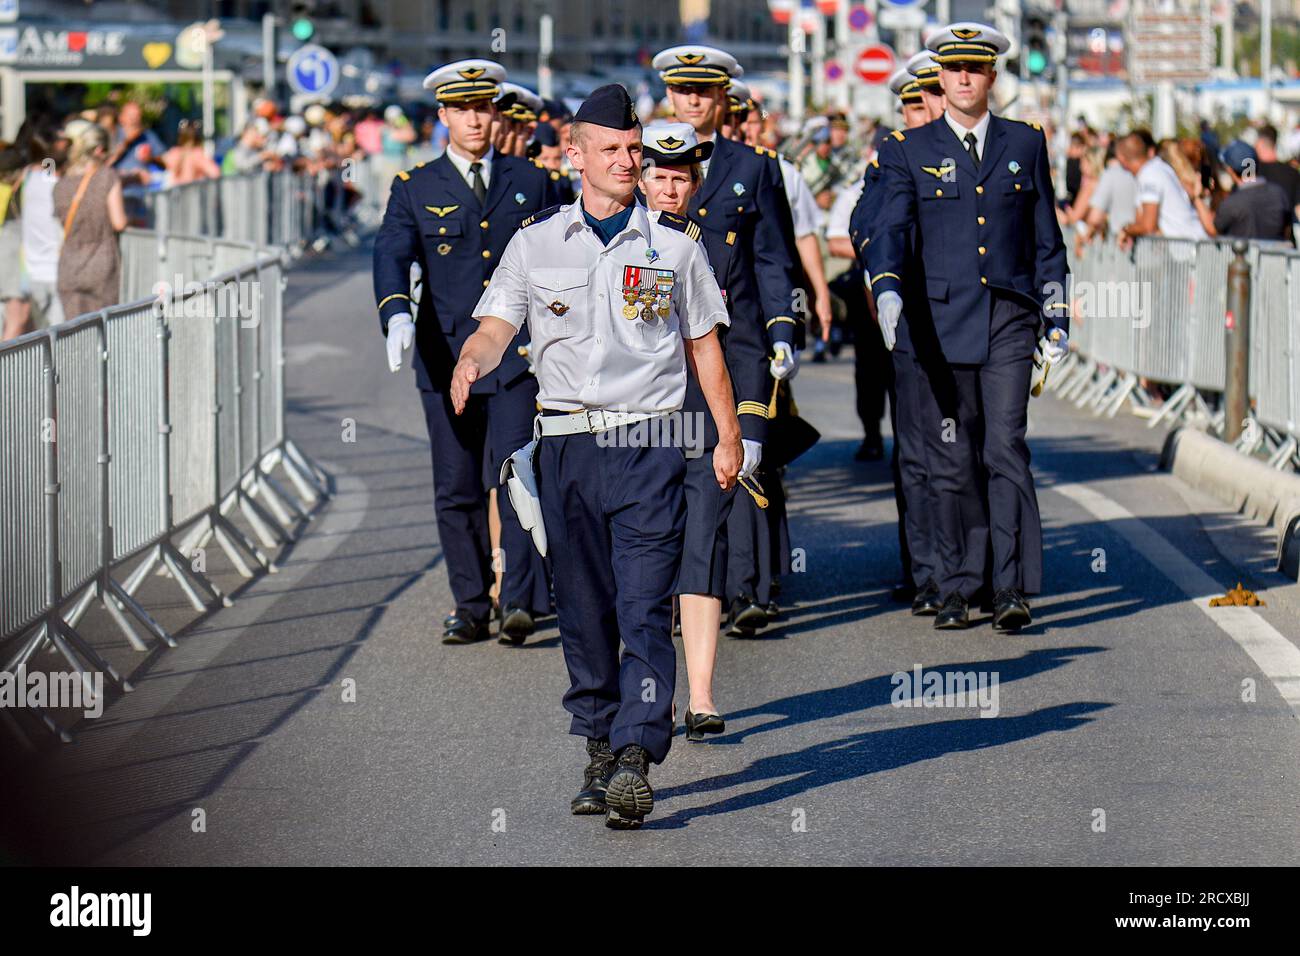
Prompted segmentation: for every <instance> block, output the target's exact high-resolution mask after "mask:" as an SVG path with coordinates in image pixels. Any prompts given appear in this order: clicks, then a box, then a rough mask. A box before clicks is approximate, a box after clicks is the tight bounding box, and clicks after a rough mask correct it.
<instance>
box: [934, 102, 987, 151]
mask: <svg viewBox="0 0 1300 956" xmlns="http://www.w3.org/2000/svg"><path fill="white" fill-rule="evenodd" d="M992 115H993V114H992V113H990V112H989V111H988V110H985V111H984V115H983V116H981V117H980V120H979V122H978V123H976V124H975V126H974V128H972V129H967V128H966V127H965V126H962V125H961V123H958V122H957V121H956V120H955V119H953V118H952V114H951V113H949V112H948V111H947V110H944V111H943V118H944V121H945V122H946V123H947V124H948V128H949V129H951V130H952V131H953V133H954V134H956V136H957V139H958V141H959V142H960V143H961V145H962V149H965V148H966V134H967V133H974V134H975V150H976V152H978V153H979V155H980V161H981V162H983V161H984V141H985V140H986V139H988V135H989V117H990V116H992Z"/></svg>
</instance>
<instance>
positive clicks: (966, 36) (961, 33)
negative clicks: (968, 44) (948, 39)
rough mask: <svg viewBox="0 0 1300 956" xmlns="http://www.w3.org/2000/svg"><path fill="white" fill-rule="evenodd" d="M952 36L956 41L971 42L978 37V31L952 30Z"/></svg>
mask: <svg viewBox="0 0 1300 956" xmlns="http://www.w3.org/2000/svg"><path fill="white" fill-rule="evenodd" d="M952 35H953V36H955V37H956V38H957V39H958V40H973V39H975V38H976V37H977V36H979V35H980V31H979V30H953V31H952Z"/></svg>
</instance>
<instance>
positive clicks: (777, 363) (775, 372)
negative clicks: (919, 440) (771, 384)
mask: <svg viewBox="0 0 1300 956" xmlns="http://www.w3.org/2000/svg"><path fill="white" fill-rule="evenodd" d="M772 353H773V355H774V358H773V359H772V363H771V367H772V377H773V378H774V379H776V380H777V381H778V382H779V381H781V380H783V379H787V378H790V377H792V376H793V375H794V373H795V370H796V369H797V368H798V361H797V360H796V359H795V355H794V349H793V348H791V347H790V343H789V342H775V343H773V345H772Z"/></svg>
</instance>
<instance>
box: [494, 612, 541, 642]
mask: <svg viewBox="0 0 1300 956" xmlns="http://www.w3.org/2000/svg"><path fill="white" fill-rule="evenodd" d="M536 629H537V625H536V624H535V623H534V622H533V616H532V615H531V614H530V613H528V611H526V610H524V609H523V608H521V607H515V606H514V605H510V606H509V607H507V608H506V609H505V610H504V611H503V612H501V628H500V634H499V635H498V637H497V640H498V641H500V642H501V643H502V644H514V645H515V646H516V647H517V646H518V645H520V644H522V643H523V642H524V638H526V637H527V636H528V635H529V634H531V633H533V631H535V630H536Z"/></svg>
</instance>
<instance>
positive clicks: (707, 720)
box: [686, 710, 727, 741]
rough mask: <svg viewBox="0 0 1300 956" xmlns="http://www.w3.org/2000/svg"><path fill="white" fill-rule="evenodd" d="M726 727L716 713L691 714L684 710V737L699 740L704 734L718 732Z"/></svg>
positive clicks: (724, 722)
mask: <svg viewBox="0 0 1300 956" xmlns="http://www.w3.org/2000/svg"><path fill="white" fill-rule="evenodd" d="M726 729H727V724H726V721H724V720H723V719H722V717H721V716H720V715H718V714H692V713H691V712H690V711H689V710H688V711H687V712H686V739H687V740H690V741H699V740H703V739H704V735H705V734H720V733H722V732H723V731H724V730H726Z"/></svg>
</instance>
